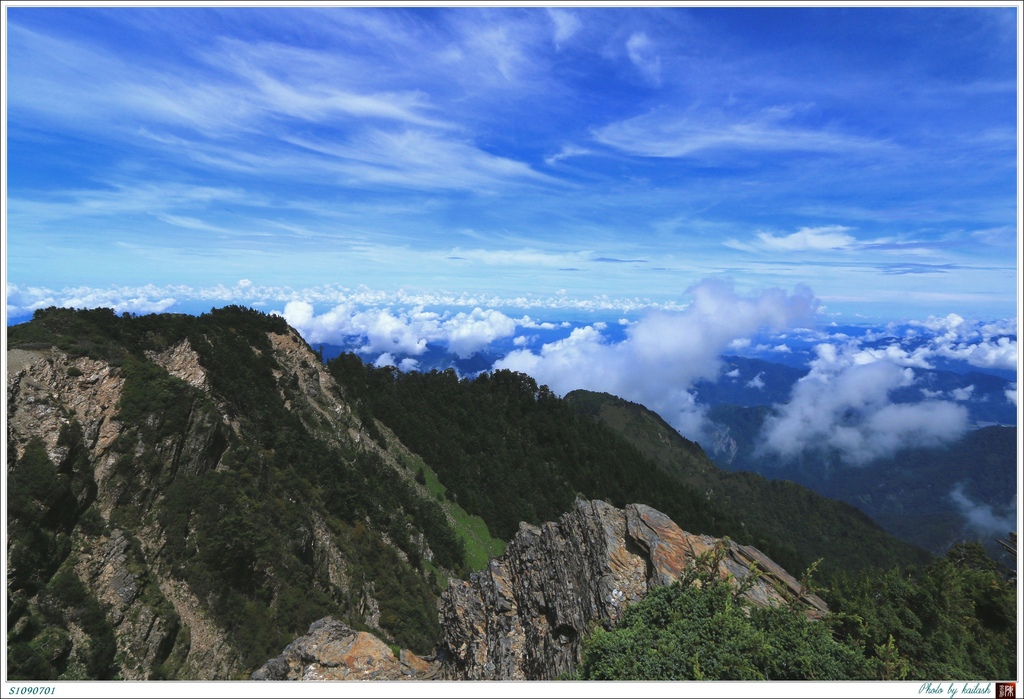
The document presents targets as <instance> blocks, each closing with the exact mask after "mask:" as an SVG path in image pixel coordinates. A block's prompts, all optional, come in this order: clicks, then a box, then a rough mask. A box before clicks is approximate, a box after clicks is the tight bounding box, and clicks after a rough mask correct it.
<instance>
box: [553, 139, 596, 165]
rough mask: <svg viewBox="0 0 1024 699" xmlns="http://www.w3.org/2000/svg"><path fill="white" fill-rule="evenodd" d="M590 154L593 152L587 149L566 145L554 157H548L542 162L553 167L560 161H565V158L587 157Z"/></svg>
mask: <svg viewBox="0 0 1024 699" xmlns="http://www.w3.org/2000/svg"><path fill="white" fill-rule="evenodd" d="M592 152H593V151H591V150H590V149H589V148H582V147H580V146H574V145H572V144H568V145H564V146H562V148H561V150H559V151H558V152H557V153H555V154H554V155H550V156H548V157H546V158H544V162H545V163H547V164H548V165H554V164H555V163H557V162H558V161H560V160H565V159H566V158H575V157H577V156H580V155H589V154H590V153H592Z"/></svg>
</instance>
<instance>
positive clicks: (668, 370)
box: [494, 281, 816, 441]
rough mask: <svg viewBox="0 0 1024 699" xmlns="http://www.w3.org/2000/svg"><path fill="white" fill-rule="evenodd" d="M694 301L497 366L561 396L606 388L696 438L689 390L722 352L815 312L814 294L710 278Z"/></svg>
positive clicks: (712, 369) (696, 411)
mask: <svg viewBox="0 0 1024 699" xmlns="http://www.w3.org/2000/svg"><path fill="white" fill-rule="evenodd" d="M689 293H690V294H691V296H692V298H693V301H692V303H691V304H690V305H689V306H687V307H686V309H685V310H683V311H681V312H673V313H669V312H650V313H648V314H647V315H645V316H643V317H642V318H641V319H640V320H638V321H637V322H636V323H635V324H633V325H631V326H629V327H628V329H627V330H626V339H625V340H623V341H621V342H618V343H611V342H609V341H608V340H607V339H606V338H605V336H604V335H603V334H602V332H601V331H600V330H599V329H597V328H596V327H594V326H586V327H582V328H577V329H575V330H573V331H572V333H571V334H570V335H569V336H568V337H566V338H564V339H562V340H559V341H557V342H551V343H548V344H546V345H543V346H542V347H541V348H540V350H539V351H537V352H534V351H531V350H527V349H520V350H515V351H513V352H511V353H510V354H508V355H507V356H506V357H504V358H503V359H501V360H499V361H498V362H496V363H495V365H494V368H496V369H512V370H516V371H521V372H523V373H526V374H530V375H531V376H533V377H534V378H535V379H536V380H537V381H538V382H540V383H542V384H547V385H548V386H550V387H551V388H552V390H554V391H555V392H556V393H559V394H565V393H568V392H569V391H571V390H573V389H576V388H585V389H589V390H594V391H605V392H608V393H612V394H614V395H617V396H621V397H623V398H626V399H628V400H632V401H636V402H638V403H641V404H643V405H645V406H647V407H648V408H650V409H651V410H654V411H655V412H657V413H658V414H660V415H661V416H662V417H664V418H665V419H666V420H667V421H669V422H670V423H671V424H672V425H673V426H674V427H676V428H677V429H679V430H680V431H681V432H682V433H683V434H685V435H686V436H687V437H689V438H691V439H697V440H698V441H699V439H700V438H701V437H702V436H703V434H702V432H701V429H700V427H701V425H703V410H702V409H701V408H700V407H699V406H698V405H697V404H696V400H695V397H694V396H693V394H691V393H690V391H689V389H690V386H691V385H692V384H693V382H695V381H697V380H699V379H710V380H714V379H716V378H717V376H718V372H719V369H720V361H719V358H718V357H719V354H720V352H721V351H722V350H723V349H725V348H726V347H728V346H729V344H730V343H731V342H732V341H734V340H735V339H737V338H740V337H748V336H750V335H751V334H752V333H755V332H757V331H758V330H760V329H762V328H765V327H770V328H773V329H780V328H783V327H791V326H794V325H796V324H798V323H799V322H801V321H804V320H806V319H807V318H808V317H809V316H810V315H811V314H813V313H814V310H815V307H816V302H815V300H814V298H813V296H812V295H811V293H810V291H809V290H807V289H803V288H801V289H797V291H796V292H795V293H793V294H792V295H789V294H787V293H786V292H784V291H782V290H781V289H772V290H769V291H766V292H763V293H761V294H760V295H756V296H751V297H741V296H738V295H737V294H736V293H735V292H734V290H733V289H732V287H731V286H728V285H725V284H722V283H719V282H711V281H705V282H702V283H700V284H698V285H697V286H695V287H692V288H691V289H690V290H689Z"/></svg>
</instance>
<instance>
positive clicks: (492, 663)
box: [441, 500, 827, 680]
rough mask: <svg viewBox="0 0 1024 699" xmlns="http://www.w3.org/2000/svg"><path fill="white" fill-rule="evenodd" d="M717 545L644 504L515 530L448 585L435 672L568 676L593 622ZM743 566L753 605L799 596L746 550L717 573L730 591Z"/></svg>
mask: <svg viewBox="0 0 1024 699" xmlns="http://www.w3.org/2000/svg"><path fill="white" fill-rule="evenodd" d="M717 543H719V540H716V539H715V538H713V537H709V536H702V535H696V534H690V533H688V532H685V531H683V530H682V529H680V528H679V527H678V526H676V524H675V523H674V522H672V520H670V519H669V518H668V517H666V516H665V515H664V514H662V513H661V512H658V511H657V510H654V509H652V508H650V507H647V506H645V505H628V506H627V507H626V508H625V509H622V510H620V509H617V508H615V507H612V506H611V505H609V504H607V503H604V502H601V501H598V500H594V501H587V500H579V501H577V503H576V507H575V508H574V509H573V511H571V512H569V513H567V514H565V515H564V516H563V517H561V518H560V519H559V520H558V521H557V522H548V523H546V524H544V525H543V526H541V527H534V526H530V525H527V524H524V525H522V527H521V528H520V530H519V533H518V534H517V535H516V537H515V538H514V539H513V540H512V542H511V543H510V544H509V546H508V549H507V550H506V552H505V555H504V556H502V557H501V558H500V559H494V560H492V561H491V563H490V565H489V566H488V568H487V569H486V570H484V571H481V572H478V573H474V574H473V575H472V576H470V579H469V580H468V581H452V582H451V583H450V584H449V587H448V590H447V591H446V592H445V594H444V595H443V597H442V604H441V626H442V628H443V630H444V641H443V643H444V646H443V648H444V653H445V663H444V665H443V667H442V671H441V672H442V675H443V676H444V677H446V678H449V679H487V680H523V679H530V680H550V679H555V678H556V677H558V676H559V675H562V674H563V673H567V672H571V671H572V670H574V669H575V667H576V664H577V662H578V661H579V660H580V654H581V642H582V640H583V638H584V636H585V635H586V634H587V633H588V631H590V630H591V629H592V628H593V627H594V625H595V624H599V623H600V624H606V625H610V624H612V623H614V621H615V620H616V618H617V617H618V615H619V614H620V613H621V612H622V610H623V609H624V608H625V607H626V606H627V605H629V604H631V603H634V602H636V601H639V600H640V599H643V597H645V596H646V595H647V593H648V591H650V590H651V589H653V588H654V587H657V586H661V585H667V584H669V583H671V582H673V581H674V580H676V579H678V578H679V576H680V575H681V574H682V572H683V571H684V570H685V569H686V568H687V566H689V565H692V564H693V562H694V560H695V559H696V558H697V557H698V556H701V555H702V554H704V553H707V552H710V551H711V550H712V549H713V548H714V547H715V545H716V544H717ZM752 564H756V566H757V568H758V569H759V570H760V571H762V572H763V573H764V574H763V575H762V576H760V577H758V578H757V579H756V580H755V581H754V583H753V585H752V586H751V587H750V589H749V590H748V591H747V592H746V593H745V594H746V596H747V597H748V598H749V599H750V600H751V601H752V602H754V603H755V604H759V605H777V604H781V603H783V602H784V601H785V600H786V597H785V595H790V596H801V595H802V590H801V588H800V584H799V583H798V582H797V581H796V580H795V579H794V578H793V577H792V576H790V575H789V574H788V573H786V571H784V570H782V569H781V568H779V567H778V566H777V565H775V564H774V563H773V562H772V561H771V560H770V559H768V558H767V557H766V556H764V554H762V553H761V552H760V551H758V550H757V549H755V548H753V547H749V546H742V545H739V544H736V543H731V542H730V543H728V545H727V547H726V550H725V555H724V557H723V558H722V560H721V561H720V562H719V564H718V565H719V574H720V575H721V577H722V578H723V579H726V578H729V579H731V580H733V581H735V582H736V583H737V584H738V583H739V582H740V581H743V580H744V579H745V578H746V577H747V576H748V575H749V574H750V572H751V565H752ZM803 599H804V601H805V602H806V603H808V605H809V609H810V610H811V613H812V614H822V613H824V612H826V611H827V607H826V606H825V603H824V601H823V600H821V599H820V598H818V597H816V596H813V595H810V596H803Z"/></svg>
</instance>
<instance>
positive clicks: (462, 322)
mask: <svg viewBox="0 0 1024 699" xmlns="http://www.w3.org/2000/svg"><path fill="white" fill-rule="evenodd" d="M442 327H443V328H444V330H445V334H446V335H447V337H446V340H447V343H448V349H449V350H450V351H452V352H454V353H455V354H457V355H458V356H459V357H462V358H463V359H465V358H466V357H470V356H472V355H473V354H475V353H476V352H478V351H480V350H482V349H483V348H484V347H486V346H487V345H489V344H490V343H491V342H493V341H494V340H497V339H499V338H503V337H509V336H511V335H512V334H513V333H515V331H516V323H515V321H514V320H512V319H511V318H509V317H508V316H506V315H505V314H504V313H501V312H500V311H495V310H487V311H484V310H481V309H479V308H475V309H473V312H472V313H469V314H466V313H459V314H458V315H456V316H455V317H454V318H452V319H451V320H447V321H445V322H444V323H443V326H442Z"/></svg>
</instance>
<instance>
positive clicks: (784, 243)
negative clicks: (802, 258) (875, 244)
mask: <svg viewBox="0 0 1024 699" xmlns="http://www.w3.org/2000/svg"><path fill="white" fill-rule="evenodd" d="M848 230H850V228H848V227H847V226H823V227H820V228H806V227H805V228H801V229H800V230H798V231H797V232H796V233H790V234H789V235H783V236H775V235H772V234H771V233H765V232H763V231H761V232H758V233H757V235H756V237H757V241H756V242H753V243H743V242H740V241H737V240H733V239H729V240H727V241H725V243H724V244H725V245H727V246H729V247H731V248H736V249H738V250H746V251H748V252H749V251H755V250H764V251H769V252H803V251H821V250H843V249H846V248H848V247H849V246H851V245H853V244H854V243H856V242H857V239H856V238H854V237H853V236H852V235H849V234H847V232H846V231H848Z"/></svg>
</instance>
